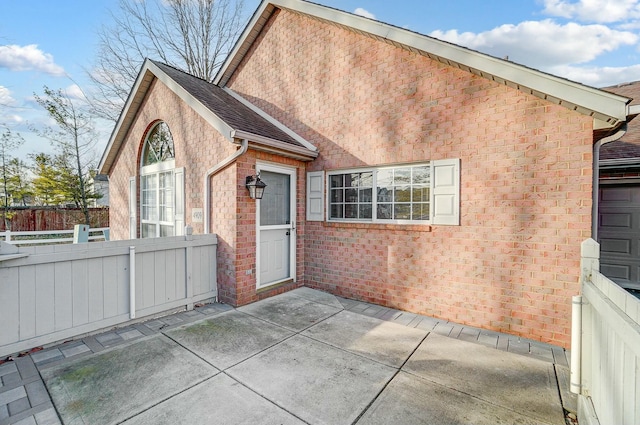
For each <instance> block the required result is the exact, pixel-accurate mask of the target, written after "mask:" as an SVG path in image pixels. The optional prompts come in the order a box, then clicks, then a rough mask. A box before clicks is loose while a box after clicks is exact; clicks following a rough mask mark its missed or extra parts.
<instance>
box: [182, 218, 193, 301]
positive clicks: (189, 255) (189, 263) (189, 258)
mask: <svg viewBox="0 0 640 425" xmlns="http://www.w3.org/2000/svg"><path fill="white" fill-rule="evenodd" d="M184 239H185V240H186V241H192V240H193V228H192V227H191V226H186V227H185V228H184ZM184 255H185V269H186V270H185V274H186V276H185V285H186V288H185V289H186V295H187V306H186V307H187V310H193V279H192V278H191V277H192V276H193V245H192V244H189V245H187V247H186V248H185V250H184Z"/></svg>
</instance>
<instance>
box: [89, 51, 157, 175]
mask: <svg viewBox="0 0 640 425" xmlns="http://www.w3.org/2000/svg"><path fill="white" fill-rule="evenodd" d="M150 64H151V61H150V60H149V59H145V60H144V63H143V64H142V68H141V69H140V72H139V73H138V77H136V81H135V83H134V84H133V87H132V88H131V92H129V96H128V97H127V101H126V102H125V104H124V107H123V108H122V112H121V113H120V116H119V117H118V121H117V122H116V125H115V126H114V128H113V131H112V132H111V136H110V137H109V142H108V143H107V146H106V148H105V150H104V152H103V153H102V157H101V158H100V163H99V164H98V170H99V173H100V174H109V171H110V169H111V165H112V162H113V161H114V160H115V157H116V155H117V150H118V149H119V148H120V144H121V143H122V139H123V138H124V135H125V134H126V132H127V131H129V125H130V124H131V122H129V123H128V124H129V125H126V128H123V127H124V126H125V121H132V120H130V119H128V118H130V116H131V114H132V113H134V114H135V111H131V108H132V106H133V103H134V101H137V103H138V105H139V104H140V103H141V102H142V98H144V96H145V94H146V93H147V89H148V88H149V86H150V85H151V81H152V80H153V77H154V76H153V75H152V73H148V68H149V65H150ZM143 83H144V84H143ZM136 109H137V107H136ZM116 141H117V143H116ZM114 149H115V150H114ZM104 167H107V170H104Z"/></svg>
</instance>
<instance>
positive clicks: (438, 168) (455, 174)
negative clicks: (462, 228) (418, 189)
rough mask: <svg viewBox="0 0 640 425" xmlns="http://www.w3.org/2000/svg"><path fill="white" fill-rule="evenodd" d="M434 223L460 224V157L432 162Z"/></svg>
mask: <svg viewBox="0 0 640 425" xmlns="http://www.w3.org/2000/svg"><path fill="white" fill-rule="evenodd" d="M431 179H432V183H431V186H432V191H431V206H432V208H431V209H432V217H431V223H432V224H448V225H453V226H458V225H460V159H444V160H438V161H432V162H431Z"/></svg>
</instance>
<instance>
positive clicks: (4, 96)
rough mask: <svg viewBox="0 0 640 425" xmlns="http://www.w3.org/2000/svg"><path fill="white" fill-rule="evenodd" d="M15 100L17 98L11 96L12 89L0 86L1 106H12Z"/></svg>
mask: <svg viewBox="0 0 640 425" xmlns="http://www.w3.org/2000/svg"><path fill="white" fill-rule="evenodd" d="M14 102H15V99H14V98H13V97H12V96H11V91H10V90H9V89H8V88H6V87H4V86H0V106H10V105H12V104H13V103H14Z"/></svg>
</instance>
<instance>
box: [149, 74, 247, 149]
mask: <svg viewBox="0 0 640 425" xmlns="http://www.w3.org/2000/svg"><path fill="white" fill-rule="evenodd" d="M149 65H150V66H149V68H150V69H151V71H152V72H153V73H154V74H155V76H156V78H158V80H160V81H162V83H163V84H164V85H166V86H167V87H168V88H169V89H170V90H171V91H172V92H174V93H175V94H176V95H177V96H178V97H179V98H180V99H182V101H183V102H184V103H186V104H187V105H189V107H190V108H191V109H193V110H194V111H196V112H197V113H198V115H200V116H201V117H202V118H204V120H205V121H207V122H208V123H209V124H211V126H212V127H213V128H215V129H216V130H218V132H219V133H220V134H222V135H223V136H224V137H225V138H226V139H227V140H229V141H230V142H232V143H235V142H234V140H233V136H232V132H233V128H232V127H231V126H230V125H229V124H227V123H226V122H224V121H223V120H222V119H221V118H220V117H218V116H217V115H216V114H214V113H213V112H212V111H211V109H209V108H207V107H206V106H205V105H203V104H202V103H200V101H199V100H197V99H196V98H195V97H193V96H192V95H191V93H189V92H188V91H187V90H185V89H184V87H182V86H181V85H180V84H178V83H176V82H175V81H174V80H173V79H172V78H171V77H169V76H168V75H167V74H165V73H164V72H163V71H162V70H161V69H160V68H158V67H157V66H155V65H154V64H153V63H150V64H149Z"/></svg>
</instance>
